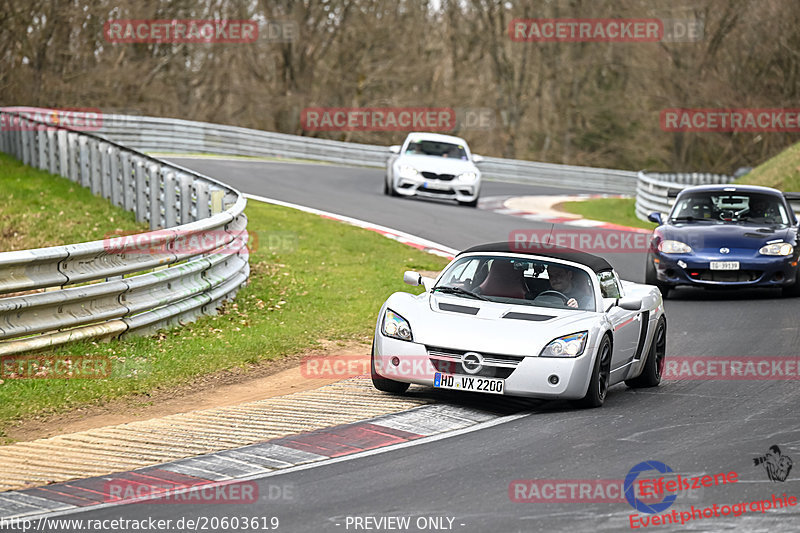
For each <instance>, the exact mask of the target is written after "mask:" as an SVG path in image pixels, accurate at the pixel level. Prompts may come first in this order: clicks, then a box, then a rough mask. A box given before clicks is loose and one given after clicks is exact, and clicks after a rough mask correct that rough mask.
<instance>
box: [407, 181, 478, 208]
mask: <svg viewBox="0 0 800 533" xmlns="http://www.w3.org/2000/svg"><path fill="white" fill-rule="evenodd" d="M395 190H396V191H397V193H398V194H400V195H402V196H423V197H425V198H442V199H446V200H457V201H459V202H471V201H473V200H475V199H477V198H478V195H479V193H480V178H479V179H476V180H475V181H471V182H469V183H465V182H463V181H461V180H459V179H458V178H454V179H453V180H450V181H444V180H437V179H427V178H424V177H423V176H421V175H420V176H416V177H407V176H401V177H398V178H397V183H396V184H395Z"/></svg>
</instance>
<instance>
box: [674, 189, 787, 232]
mask: <svg viewBox="0 0 800 533" xmlns="http://www.w3.org/2000/svg"><path fill="white" fill-rule="evenodd" d="M670 221H671V222H692V221H711V222H714V223H720V224H724V223H753V224H769V225H781V226H785V225H788V224H789V215H788V213H787V212H786V206H785V205H784V203H783V201H782V200H781V198H779V197H777V196H775V195H771V194H761V193H748V192H741V191H737V192H726V191H709V192H698V193H692V194H686V195H683V196H681V197H680V199H679V200H678V202H677V203H676V204H675V207H674V208H673V209H672V213H671V215H670Z"/></svg>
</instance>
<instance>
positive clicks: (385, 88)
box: [0, 0, 800, 172]
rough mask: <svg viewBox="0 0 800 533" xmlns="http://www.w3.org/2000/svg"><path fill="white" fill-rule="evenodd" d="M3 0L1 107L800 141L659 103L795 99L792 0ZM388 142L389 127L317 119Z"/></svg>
mask: <svg viewBox="0 0 800 533" xmlns="http://www.w3.org/2000/svg"><path fill="white" fill-rule="evenodd" d="M658 4H659V5H657V3H656V2H654V1H652V0H613V1H611V0H560V1H559V0H549V1H548V0H541V1H530V2H517V1H500V0H438V1H431V2H428V1H423V0H294V1H293V0H249V1H240V0H176V1H163V0H136V1H130V2H120V1H119V0H96V1H87V0H0V28H2V30H1V31H0V104H2V105H31V106H47V107H97V108H100V109H101V110H103V111H105V112H122V113H131V114H142V115H152V116H163V117H178V118H186V119H193V120H203V121H209V122H216V123H222V124H233V125H239V126H246V127H252V128H258V129H263V130H270V131H279V132H285V133H294V134H304V132H303V131H302V129H301V125H300V112H301V111H302V109H303V108H306V107H312V106H325V107H327V106H331V107H334V106H335V107H342V106H347V107H350V106H353V107H376V106H415V107H418V106H431V107H452V108H454V109H457V110H462V109H489V110H491V114H492V116H493V117H494V120H493V125H492V126H491V127H488V128H484V129H474V128H473V129H464V128H461V129H460V130H457V131H456V132H455V133H456V134H458V135H461V136H464V137H465V138H466V139H467V140H468V141H469V142H470V144H471V146H472V148H473V150H474V151H475V152H477V153H481V154H486V155H492V156H498V157H513V158H519V159H530V160H537V161H548V162H555V163H568V164H578V165H592V166H603V167H611V168H621V169H632V170H638V169H643V168H646V169H650V170H698V171H719V172H732V171H733V170H735V169H736V168H737V167H740V166H754V165H755V164H757V163H759V162H761V161H763V160H765V159H766V158H768V157H769V156H771V155H773V154H775V153H777V152H778V151H780V150H781V149H782V148H784V147H786V146H787V145H789V144H791V143H793V142H796V141H798V140H800V135H798V134H788V133H667V132H664V131H662V130H661V127H660V123H659V113H660V111H661V110H662V109H664V108H673V107H686V108H780V107H783V108H800V101H799V100H798V96H800V3H798V0H701V1H694V2H689V1H681V0H678V1H674V2H669V1H663V2H658ZM610 17H624V18H662V19H696V20H701V21H702V22H703V26H704V33H703V38H702V39H701V40H699V41H697V42H657V43H588V42H587V43H564V42H562V43H531V42H527V43H526V42H514V41H512V40H511V39H510V38H509V35H508V24H509V22H510V21H511V20H512V19H515V18H610ZM173 18H174V19H256V20H259V21H262V22H263V21H266V20H270V21H292V22H293V23H294V24H296V26H297V29H298V34H297V36H296V38H295V39H294V40H292V41H290V42H270V41H269V39H266V38H260V39H259V40H258V41H257V42H255V43H251V44H144V43H137V44H121V43H109V42H107V41H106V39H105V37H104V34H103V24H104V23H105V22H107V21H109V20H112V19H173ZM305 134H307V135H315V136H320V137H326V138H333V139H340V140H347V141H358V142H368V143H378V144H387V145H388V144H393V143H398V142H400V141H401V140H402V138H403V137H404V135H403V134H401V133H398V132H394V133H390V132H319V133H310V132H305Z"/></svg>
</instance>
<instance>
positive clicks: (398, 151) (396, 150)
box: [389, 144, 400, 154]
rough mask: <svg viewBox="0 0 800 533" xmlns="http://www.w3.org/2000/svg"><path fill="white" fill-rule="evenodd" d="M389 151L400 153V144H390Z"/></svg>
mask: <svg viewBox="0 0 800 533" xmlns="http://www.w3.org/2000/svg"><path fill="white" fill-rule="evenodd" d="M389 151H390V152H392V153H393V154H399V153H400V145H399V144H395V145H392V146H390V147H389Z"/></svg>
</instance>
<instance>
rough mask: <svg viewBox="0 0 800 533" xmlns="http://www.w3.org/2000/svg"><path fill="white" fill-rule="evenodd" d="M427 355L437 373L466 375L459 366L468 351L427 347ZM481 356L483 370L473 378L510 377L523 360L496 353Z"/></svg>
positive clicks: (462, 367) (519, 357)
mask: <svg viewBox="0 0 800 533" xmlns="http://www.w3.org/2000/svg"><path fill="white" fill-rule="evenodd" d="M427 350H428V355H429V356H430V361H431V364H433V366H434V367H435V368H436V370H437V371H438V372H444V373H445V374H467V375H470V373H469V372H467V371H466V370H465V369H464V366H463V365H462V364H461V356H462V355H464V354H465V353H466V352H467V351H469V350H451V349H449V348H436V347H433V346H428V347H427ZM481 355H482V356H483V368H481V370H480V372H478V373H477V374H471V375H475V376H481V377H486V378H502V379H505V378H507V377H508V376H510V375H511V374H512V373H513V372H514V370H516V368H517V365H519V363H520V361H522V360H523V359H525V358H524V357H522V356H518V355H505V354H496V353H481Z"/></svg>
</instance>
